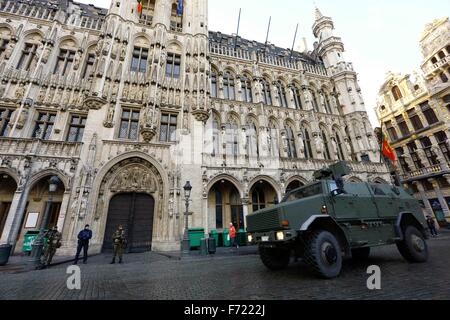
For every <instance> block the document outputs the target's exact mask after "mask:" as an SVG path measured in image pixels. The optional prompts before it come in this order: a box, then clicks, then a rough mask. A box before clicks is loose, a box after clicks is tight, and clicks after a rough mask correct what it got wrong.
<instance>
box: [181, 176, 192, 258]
mask: <svg viewBox="0 0 450 320" xmlns="http://www.w3.org/2000/svg"><path fill="white" fill-rule="evenodd" d="M183 189H184V200H185V201H186V212H185V213H184V234H183V243H182V245H181V249H182V251H183V255H184V256H186V255H189V237H188V233H189V225H188V224H189V219H188V218H189V198H190V197H191V190H192V186H191V182H190V181H187V182H186V184H185V185H184V187H183Z"/></svg>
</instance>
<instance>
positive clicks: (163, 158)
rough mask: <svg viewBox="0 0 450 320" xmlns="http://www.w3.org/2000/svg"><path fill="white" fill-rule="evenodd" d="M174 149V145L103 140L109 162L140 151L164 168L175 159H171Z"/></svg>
mask: <svg viewBox="0 0 450 320" xmlns="http://www.w3.org/2000/svg"><path fill="white" fill-rule="evenodd" d="M172 147H173V145H166V144H156V143H146V142H137V141H123V140H120V141H119V140H103V148H102V154H106V155H108V157H109V158H108V160H110V159H112V158H113V157H116V156H118V155H120V154H122V153H125V152H130V151H140V152H143V153H146V154H148V155H150V156H151V157H153V158H154V159H156V160H157V161H158V162H160V163H161V164H162V165H163V166H168V165H169V163H170V162H171V159H173V157H171V150H172V149H171V148H172ZM173 152H175V151H173Z"/></svg>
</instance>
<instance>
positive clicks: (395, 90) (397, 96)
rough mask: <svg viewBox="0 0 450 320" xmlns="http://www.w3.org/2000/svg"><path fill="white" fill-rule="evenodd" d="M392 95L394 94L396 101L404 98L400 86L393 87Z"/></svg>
mask: <svg viewBox="0 0 450 320" xmlns="http://www.w3.org/2000/svg"><path fill="white" fill-rule="evenodd" d="M392 95H393V96H394V99H395V101H398V100H400V99H401V98H403V96H402V92H401V91H400V88H399V87H398V86H395V87H393V88H392Z"/></svg>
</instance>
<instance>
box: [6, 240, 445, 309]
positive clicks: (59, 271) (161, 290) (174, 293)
mask: <svg viewBox="0 0 450 320" xmlns="http://www.w3.org/2000/svg"><path fill="white" fill-rule="evenodd" d="M429 246H430V261H429V262H428V263H426V264H408V263H407V262H405V261H404V260H403V259H402V257H401V256H400V254H399V253H398V252H397V249H396V247H395V246H390V247H382V248H375V249H373V251H372V254H371V258H370V259H369V261H367V262H365V263H355V262H352V261H351V260H348V261H345V262H344V268H343V272H342V275H341V276H340V277H339V278H337V279H334V280H321V279H317V278H315V277H314V276H313V275H312V274H311V273H310V272H309V271H308V269H307V267H306V266H305V265H304V264H303V263H302V262H298V263H292V264H291V265H290V266H289V268H288V269H287V270H284V271H280V272H271V271H269V270H267V269H266V268H265V267H264V266H263V265H262V263H261V262H260V260H259V257H258V256H257V255H239V256H238V255H235V256H232V255H228V256H217V257H212V258H204V259H188V260H181V261H180V260H177V259H170V258H169V257H166V256H162V255H159V254H155V253H145V254H133V255H126V256H125V262H126V263H125V264H122V265H119V264H115V265H110V264H108V262H110V257H108V256H104V255H100V256H95V257H92V258H91V259H90V260H89V263H88V264H87V265H82V264H81V265H80V268H81V290H68V289H67V287H66V280H67V277H68V275H67V274H66V268H67V266H69V264H64V265H59V266H55V267H53V268H51V269H46V270H41V271H30V272H24V273H7V272H3V273H1V272H0V283H1V286H0V299H52V300H53V299H67V300H73V299H76V300H78V299H82V300H83V299H155V300H159V299H164V300H170V299H180V300H190V299H201V300H203V299H204V300H218V299H225V300H240V299H246V300H247V299H251V300H253V299H256V300H257V299H268V300H272V299H402V300H403V299H450V285H449V283H450V250H449V249H450V236H449V234H447V235H446V236H442V237H441V238H438V239H432V240H430V241H429ZM372 264H375V265H379V266H380V268H381V273H382V274H381V286H382V289H381V290H377V291H370V290H368V289H367V287H366V281H367V278H368V277H369V275H368V274H366V269H367V266H369V265H372Z"/></svg>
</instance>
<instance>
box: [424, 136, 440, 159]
mask: <svg viewBox="0 0 450 320" xmlns="http://www.w3.org/2000/svg"><path fill="white" fill-rule="evenodd" d="M420 143H421V144H422V147H423V151H425V155H426V156H427V159H428V161H429V162H430V165H436V164H439V161H438V160H437V155H436V154H435V153H434V151H433V150H432V149H431V147H432V143H431V140H430V138H428V137H425V138H422V139H420Z"/></svg>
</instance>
